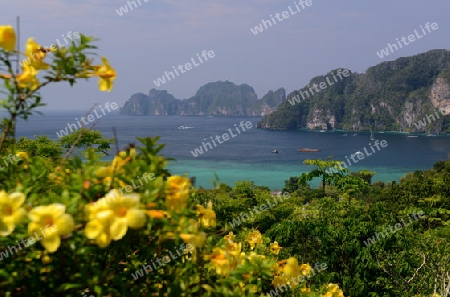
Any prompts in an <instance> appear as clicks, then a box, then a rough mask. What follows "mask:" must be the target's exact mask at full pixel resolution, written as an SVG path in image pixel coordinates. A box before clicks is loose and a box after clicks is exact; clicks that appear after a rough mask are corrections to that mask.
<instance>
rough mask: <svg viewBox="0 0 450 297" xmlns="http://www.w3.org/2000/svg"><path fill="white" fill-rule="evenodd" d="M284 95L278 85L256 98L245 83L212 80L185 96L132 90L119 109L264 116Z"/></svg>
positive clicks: (138, 112) (145, 112)
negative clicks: (237, 83)
mask: <svg viewBox="0 0 450 297" xmlns="http://www.w3.org/2000/svg"><path fill="white" fill-rule="evenodd" d="M284 99H286V91H285V90H284V89H283V88H281V89H279V90H277V91H275V92H273V91H269V92H268V93H267V94H266V95H265V96H263V97H262V98H261V99H259V100H258V98H257V96H256V93H255V91H254V90H253V88H252V87H250V86H249V85H246V84H243V85H239V86H238V85H235V84H234V83H231V82H228V81H225V82H220V81H218V82H214V83H208V84H206V85H204V86H202V87H201V88H200V89H199V90H198V91H197V92H196V94H195V95H194V96H192V97H191V98H189V99H185V100H179V99H176V98H175V97H174V96H172V95H171V94H169V93H167V91H158V90H155V89H152V90H150V93H149V95H145V94H142V93H138V94H134V95H132V96H131V98H130V99H129V100H127V101H126V102H125V104H124V106H123V107H122V108H121V109H120V114H122V115H143V116H145V115H216V116H220V115H225V116H264V115H268V114H270V113H272V112H274V111H275V110H276V109H277V107H278V106H279V105H280V104H281V102H282V101H283V100H284Z"/></svg>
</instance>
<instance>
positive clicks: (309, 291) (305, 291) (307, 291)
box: [300, 288, 311, 293]
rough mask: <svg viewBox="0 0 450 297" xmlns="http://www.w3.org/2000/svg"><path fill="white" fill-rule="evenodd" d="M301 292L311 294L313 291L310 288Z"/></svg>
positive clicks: (302, 289)
mask: <svg viewBox="0 0 450 297" xmlns="http://www.w3.org/2000/svg"><path fill="white" fill-rule="evenodd" d="M300 291H301V292H302V293H311V289H310V288H301V289H300Z"/></svg>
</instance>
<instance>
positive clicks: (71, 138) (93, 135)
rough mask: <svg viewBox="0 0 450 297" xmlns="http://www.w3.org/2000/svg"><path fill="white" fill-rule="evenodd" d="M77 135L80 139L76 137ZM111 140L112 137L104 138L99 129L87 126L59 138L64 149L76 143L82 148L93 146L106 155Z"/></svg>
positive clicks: (112, 139) (76, 145) (112, 140)
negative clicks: (91, 128)
mask: <svg viewBox="0 0 450 297" xmlns="http://www.w3.org/2000/svg"><path fill="white" fill-rule="evenodd" d="M80 135H81V137H80ZM79 137H80V139H78V138H79ZM113 142H114V137H111V138H104V137H103V135H102V134H101V133H100V131H98V130H90V129H88V128H81V129H79V130H76V131H75V132H73V133H70V134H68V135H65V136H63V137H61V138H60V139H59V143H60V145H61V146H62V147H64V148H66V149H69V148H70V147H72V145H74V144H75V143H76V144H75V147H78V148H84V149H86V148H90V147H95V149H96V151H97V152H102V153H104V154H105V155H108V153H107V151H108V150H109V149H110V148H111V147H110V144H112V143H113Z"/></svg>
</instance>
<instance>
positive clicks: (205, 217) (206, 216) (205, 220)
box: [197, 201, 216, 228]
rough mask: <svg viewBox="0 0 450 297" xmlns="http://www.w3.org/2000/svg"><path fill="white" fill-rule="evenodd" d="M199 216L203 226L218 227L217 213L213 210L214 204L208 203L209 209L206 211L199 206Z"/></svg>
mask: <svg viewBox="0 0 450 297" xmlns="http://www.w3.org/2000/svg"><path fill="white" fill-rule="evenodd" d="M197 216H198V219H199V222H200V224H201V225H203V226H204V227H206V228H209V227H215V226H216V213H215V212H214V210H213V209H212V202H211V201H210V202H208V207H207V208H206V209H205V208H204V207H203V206H201V205H197Z"/></svg>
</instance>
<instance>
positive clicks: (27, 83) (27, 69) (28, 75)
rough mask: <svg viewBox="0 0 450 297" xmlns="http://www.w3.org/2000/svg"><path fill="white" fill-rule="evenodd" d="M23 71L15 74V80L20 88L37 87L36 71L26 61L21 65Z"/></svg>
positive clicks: (31, 88)
mask: <svg viewBox="0 0 450 297" xmlns="http://www.w3.org/2000/svg"><path fill="white" fill-rule="evenodd" d="M22 69H23V72H22V73H21V74H19V75H17V82H18V83H19V87H21V88H24V89H25V88H29V89H30V90H36V89H37V88H38V87H39V80H38V79H37V78H36V75H37V73H38V71H37V70H36V69H35V68H34V67H33V66H30V65H28V64H27V63H23V65H22Z"/></svg>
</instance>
